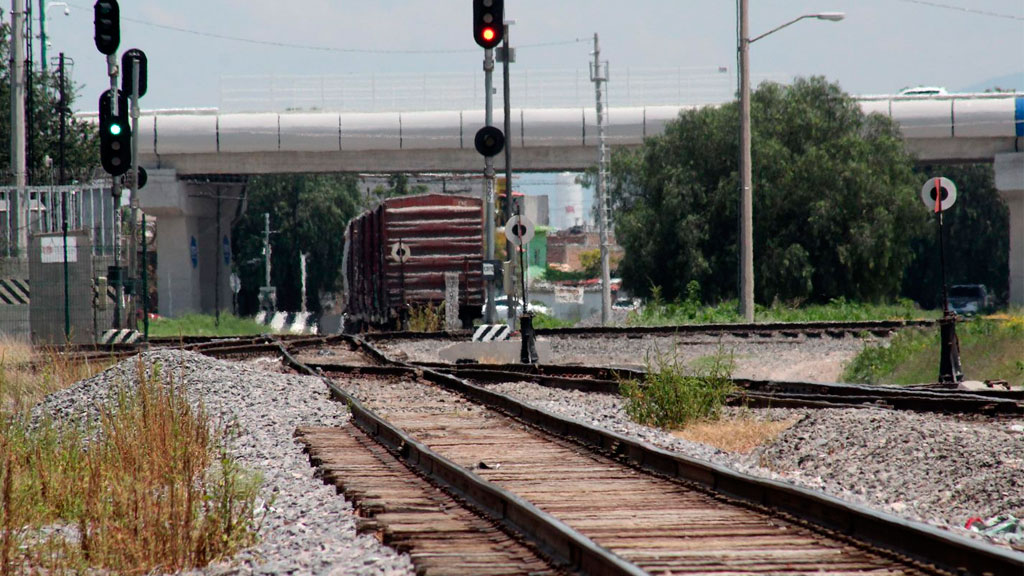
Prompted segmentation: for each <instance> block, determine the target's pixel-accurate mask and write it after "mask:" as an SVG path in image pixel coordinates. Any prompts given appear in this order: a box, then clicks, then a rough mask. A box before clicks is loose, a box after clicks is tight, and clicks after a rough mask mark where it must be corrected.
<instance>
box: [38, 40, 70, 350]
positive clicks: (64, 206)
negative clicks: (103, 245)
mask: <svg viewBox="0 0 1024 576" xmlns="http://www.w3.org/2000/svg"><path fill="white" fill-rule="evenodd" d="M44 62H45V60H44ZM57 81H58V82H59V83H60V86H59V87H58V88H59V93H60V141H59V144H58V148H59V150H58V153H59V156H58V161H57V167H58V168H57V169H58V178H57V184H58V185H59V186H64V183H65V182H66V180H65V179H64V176H65V173H64V170H65V169H64V162H65V159H64V146H65V144H66V143H65V133H66V132H67V130H66V129H65V124H66V123H67V112H68V102H67V94H66V92H65V90H66V88H65V86H64V53H63V52H61V53H60V64H58V68H57ZM60 213H61V233H62V234H63V236H64V341H65V342H68V343H70V342H71V291H70V289H69V286H68V192H67V190H63V189H62V190H61V193H60Z"/></svg>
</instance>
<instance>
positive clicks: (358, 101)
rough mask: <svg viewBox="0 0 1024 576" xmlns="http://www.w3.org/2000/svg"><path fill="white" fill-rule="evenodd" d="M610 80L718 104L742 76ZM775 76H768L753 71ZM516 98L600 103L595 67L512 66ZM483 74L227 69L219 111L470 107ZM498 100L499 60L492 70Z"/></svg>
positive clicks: (617, 89)
mask: <svg viewBox="0 0 1024 576" xmlns="http://www.w3.org/2000/svg"><path fill="white" fill-rule="evenodd" d="M609 72H610V81H609V82H608V83H607V84H605V87H606V89H607V100H606V103H608V104H609V105H611V106H659V105H687V104H718V103H722V102H728V101H731V100H733V99H734V97H735V92H736V78H735V75H734V74H732V73H730V72H731V69H730V68H728V67H725V66H720V67H699V68H622V69H618V70H617V69H616V68H615V67H614V66H611V67H610V68H609ZM755 80H756V81H761V80H775V81H778V80H779V78H775V77H771V76H762V77H758V78H756V79H755ZM509 84H510V90H511V99H512V103H513V106H515V107H517V108H575V107H593V106H594V85H593V83H592V82H591V81H590V70H589V68H580V69H568V70H557V69H538V70H528V69H524V68H516V67H515V66H513V68H512V70H511V71H510V80H509ZM483 86H484V75H483V74H482V73H480V72H479V71H472V72H465V73H422V74H417V73H375V74H344V75H334V76H290V75H280V76H277V75H252V76H222V77H221V86H220V104H219V109H220V111H221V112H228V113H232V112H284V111H299V110H307V111H308V110H331V111H338V112H414V111H428V110H471V109H482V108H483V107H484V88H483ZM494 87H495V92H496V94H498V95H499V96H498V99H497V101H498V102H500V100H501V97H500V95H501V94H502V91H503V89H504V88H503V79H502V73H501V64H500V63H499V64H497V65H496V68H495V73H494Z"/></svg>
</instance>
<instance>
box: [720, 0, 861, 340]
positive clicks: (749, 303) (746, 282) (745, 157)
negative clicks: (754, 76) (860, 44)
mask: <svg viewBox="0 0 1024 576" xmlns="http://www.w3.org/2000/svg"><path fill="white" fill-rule="evenodd" d="M737 2H739V30H738V34H737V47H736V52H737V60H738V65H737V68H738V69H739V75H740V77H739V92H740V294H739V300H740V314H741V315H742V316H743V318H744V320H745V321H747V322H753V321H754V209H753V203H754V202H753V184H752V181H753V175H752V170H751V160H750V60H749V51H750V44H752V43H754V42H757V41H758V40H760V39H761V38H764V37H765V36H768V35H769V34H773V33H775V32H778V31H779V30H782V29H783V28H785V27H786V26H790V25H792V24H795V23H797V22H799V21H801V20H803V19H805V18H814V19H817V20H828V21H831V22H838V21H839V20H842V19H843V18H845V17H846V15H845V14H844V13H842V12H820V13H817V14H804V15H803V16H799V17H797V18H794V19H792V20H790V21H789V22H786V23H785V24H783V25H781V26H777V27H775V28H772V29H771V30H769V31H767V32H765V33H764V34H761V35H760V36H755V37H754V38H749V32H748V24H747V2H748V0H737Z"/></svg>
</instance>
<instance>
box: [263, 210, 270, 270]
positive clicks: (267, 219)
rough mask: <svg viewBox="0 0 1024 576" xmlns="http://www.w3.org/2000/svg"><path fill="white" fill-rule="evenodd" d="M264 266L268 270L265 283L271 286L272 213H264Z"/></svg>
mask: <svg viewBox="0 0 1024 576" xmlns="http://www.w3.org/2000/svg"><path fill="white" fill-rule="evenodd" d="M263 268H264V271H265V272H266V275H265V276H264V281H263V285H264V286H266V287H267V288H270V213H269V212H264V213H263Z"/></svg>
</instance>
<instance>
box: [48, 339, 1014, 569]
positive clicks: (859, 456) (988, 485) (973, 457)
mask: <svg viewBox="0 0 1024 576" xmlns="http://www.w3.org/2000/svg"><path fill="white" fill-rule="evenodd" d="M435 347H436V344H435ZM818 352H820V351H818ZM812 353H813V352H812ZM142 358H143V359H144V361H145V362H146V363H154V362H155V363H159V364H160V365H161V366H162V367H163V372H164V373H165V374H171V375H173V378H174V381H175V382H179V383H183V384H184V385H185V387H186V389H187V391H188V394H189V396H190V398H193V399H195V400H199V399H201V400H202V401H203V403H204V404H205V406H206V409H207V411H208V413H209V414H210V415H211V417H212V418H213V419H214V420H215V421H217V422H218V423H221V424H225V423H230V422H234V423H236V424H237V426H238V427H239V428H240V429H242V430H246V431H247V433H246V434H243V435H240V436H239V437H238V438H237V439H235V441H234V443H233V444H232V445H231V451H232V454H233V455H234V456H235V457H236V458H237V459H238V460H239V462H240V463H241V464H242V465H244V466H245V467H247V468H249V469H251V470H255V471H258V472H260V473H261V474H263V477H264V487H263V498H264V499H265V501H266V502H268V503H270V504H268V506H269V508H268V513H267V516H266V519H265V520H264V522H263V526H262V528H261V532H260V543H259V544H258V545H256V546H254V547H253V548H251V549H249V550H246V551H244V552H243V553H241V554H240V555H238V556H237V557H235V558H233V559H230V560H227V561H223V562H220V563H218V564H216V565H213V566H210V567H207V568H205V569H203V570H196V571H194V572H193V574H197V575H198V574H203V575H220V574H317V575H319V574H330V575H341V574H356V575H369V574H385V575H389V576H399V575H410V574H413V573H414V570H413V567H412V564H411V563H410V561H409V559H408V557H407V556H405V555H400V554H397V553H396V552H394V551H393V550H391V549H389V548H387V547H384V546H382V545H380V544H379V542H378V541H377V540H376V539H374V538H373V537H371V536H366V535H363V536H361V535H358V534H357V533H356V529H355V517H354V515H353V509H352V506H351V505H350V504H349V503H348V502H346V501H345V500H344V498H342V497H341V496H338V495H336V494H335V491H334V489H333V488H330V487H327V486H324V485H323V484H322V482H321V481H320V480H319V479H317V478H315V477H314V476H313V469H312V468H311V467H310V465H309V462H308V459H307V458H306V456H305V455H304V454H303V453H302V450H301V447H300V446H299V445H298V444H297V443H296V442H294V441H293V440H292V434H293V433H294V431H295V428H297V427H299V426H316V425H339V424H342V423H344V422H346V421H347V420H348V414H347V411H346V409H345V408H344V405H343V404H340V403H338V402H334V401H331V400H330V399H329V398H328V394H327V389H326V387H325V385H324V384H323V383H322V381H321V380H320V379H318V378H311V377H301V376H294V375H285V374H280V373H277V372H276V370H277V368H278V367H277V365H276V364H273V365H271V364H269V363H268V364H267V365H266V366H263V367H259V366H258V365H246V364H239V363H231V362H226V361H220V360H215V359H211V358H208V357H205V356H201V355H198V354H195V353H190V352H183V351H169V350H168V351H155V352H148V353H145V354H143V355H142ZM766 361H767V362H771V361H772V360H771V359H770V358H769V359H767V360H766ZM136 362H137V361H136V360H135V359H132V360H128V361H124V362H122V363H120V364H118V365H117V366H115V367H113V368H111V369H110V370H107V371H106V372H104V373H102V374H100V375H98V376H96V377H93V378H90V379H88V380H84V381H82V382H80V383H78V384H77V385H75V386H74V387H72V388H70V389H68V390H65V391H62V392H59V393H56V394H53V395H51V396H49V397H47V399H46V400H45V401H44V402H43V403H41V404H40V405H39V406H37V408H36V411H37V412H40V413H43V412H45V413H48V414H51V415H53V416H54V417H56V418H59V419H62V420H70V421H82V420H83V419H91V418H96V417H97V416H98V408H97V406H98V403H99V402H101V401H102V400H103V399H105V398H110V397H112V392H111V389H112V388H113V387H114V386H115V385H117V384H120V383H124V382H126V381H130V380H131V379H132V378H133V377H134V376H135V374H136V373H137V368H136ZM339 384H341V385H342V386H344V384H345V382H344V381H340V382H339ZM492 387H493V388H494V389H496V390H498V391H501V392H505V393H508V394H510V395H513V396H516V397H519V398H522V399H524V400H527V401H528V402H530V403H532V404H534V405H536V406H539V407H541V408H543V409H546V410H550V411H552V412H555V413H559V414H562V415H565V416H567V417H570V418H573V419H576V420H579V421H582V422H585V423H588V424H592V425H596V426H600V427H603V428H607V429H610V430H613V431H616V432H619V433H622V434H625V435H628V436H631V437H633V438H637V439H639V440H643V441H645V442H649V443H651V444H654V445H657V446H661V447H664V448H666V449H669V450H673V451H676V452H679V453H681V454H684V455H687V456H690V457H695V458H699V459H703V460H708V461H712V462H715V463H717V464H721V465H724V466H727V467H730V468H732V469H735V470H738V471H741V472H744V473H748V474H751V475H755V476H761V477H767V478H774V479H777V480H781V481H784V482H791V483H793V484H796V485H800V486H804V487H807V488H811V489H815V490H821V491H824V492H826V493H828V494H831V495H833V496H836V497H839V498H842V499H844V500H847V501H850V502H854V503H857V504H863V505H867V506H870V507H872V508H875V509H878V510H881V511H884V512H888V513H892V514H895V515H897V516H900V517H903V518H907V519H911V520H915V521H922V522H927V523H930V524H933V525H935V526H939V527H942V528H947V529H950V530H952V531H954V532H957V533H959V534H969V532H968V531H967V530H964V529H963V528H962V526H963V525H964V523H965V522H966V520H967V519H968V518H971V517H982V518H985V517H989V516H994V515H997V514H1013V515H1015V516H1017V517H1018V518H1020V517H1024V460H1022V458H1024V420H1020V419H1017V420H999V421H991V420H986V419H980V418H958V417H954V416H940V415H931V414H914V413H906V412H894V411H886V410H877V409H871V410H849V409H845V410H843V409H830V410H818V411H800V410H780V409H774V410H752V411H750V415H751V416H752V417H758V418H771V419H787V418H792V417H796V418H797V419H798V422H797V423H796V424H795V425H794V426H792V427H791V428H790V429H788V430H787V431H785V432H784V433H783V434H782V435H781V436H780V437H779V438H778V439H777V440H776V441H774V442H773V443H771V444H769V445H767V446H763V447H761V448H759V449H757V450H755V451H754V452H752V453H750V454H734V453H727V452H723V451H720V450H717V449H715V448H712V447H709V446H707V445H703V444H697V443H693V442H688V441H685V440H681V439H679V438H677V437H675V436H673V435H672V434H670V433H667V432H664V431H661V430H657V429H652V428H649V427H646V426H640V425H637V424H635V423H633V422H631V421H629V420H628V419H627V418H626V417H625V415H624V412H623V409H622V402H621V400H620V399H619V398H617V397H614V396H609V395H601V394H583V393H579V392H574V391H566V390H559V389H551V388H545V387H541V386H537V385H535V384H532V383H526V382H521V383H509V384H501V385H493V386H492Z"/></svg>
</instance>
